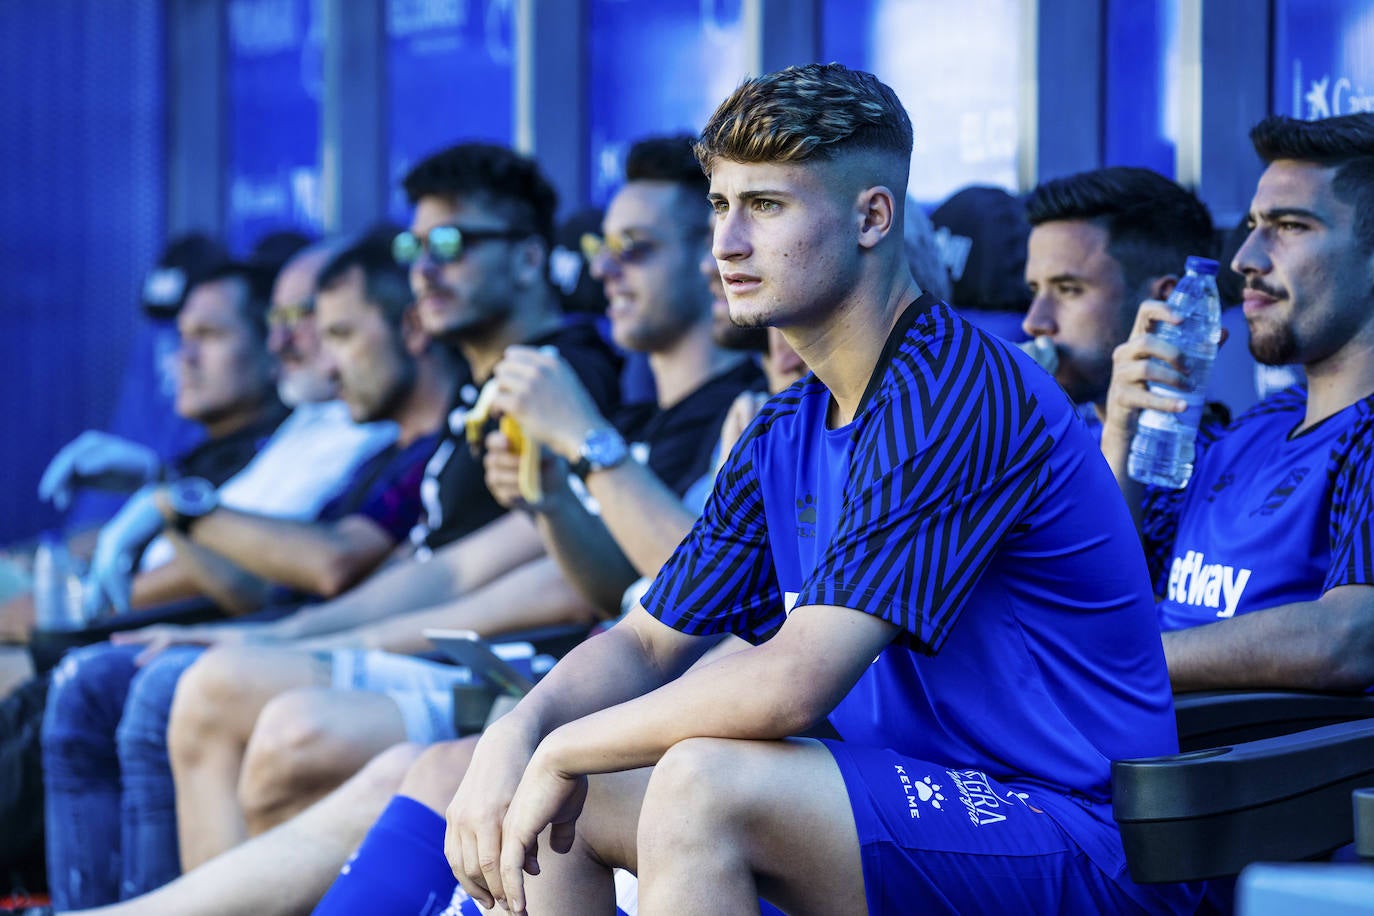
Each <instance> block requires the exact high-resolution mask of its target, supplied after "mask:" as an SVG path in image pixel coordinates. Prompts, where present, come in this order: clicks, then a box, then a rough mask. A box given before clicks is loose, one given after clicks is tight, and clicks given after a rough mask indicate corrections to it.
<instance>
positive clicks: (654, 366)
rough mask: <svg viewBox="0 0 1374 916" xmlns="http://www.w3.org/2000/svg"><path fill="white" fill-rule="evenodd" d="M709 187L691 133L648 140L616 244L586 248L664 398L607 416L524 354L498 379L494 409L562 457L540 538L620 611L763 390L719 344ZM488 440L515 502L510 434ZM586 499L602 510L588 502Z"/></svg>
mask: <svg viewBox="0 0 1374 916" xmlns="http://www.w3.org/2000/svg"><path fill="white" fill-rule="evenodd" d="M707 187H708V186H707V182H706V177H705V175H703V174H702V172H701V168H700V166H699V165H697V162H696V159H695V157H694V156H693V154H692V146H691V138H690V137H685V136H683V137H659V138H651V139H647V140H643V141H640V142H639V143H637V144H635V145H634V146H633V147H632V148H631V149H630V153H629V156H628V157H627V161H626V182H625V185H624V186H623V187H622V188H621V189H620V190H619V192H617V193H616V195H615V197H614V198H613V199H612V200H611V203H610V205H609V206H608V207H607V209H606V217H605V220H604V223H603V227H604V229H605V234H604V236H595V235H588V236H584V237H583V241H582V249H583V253H584V255H585V256H586V257H587V259H588V261H589V262H590V264H591V269H592V272H593V274H594V275H595V276H597V277H599V278H600V279H601V280H602V282H603V283H604V285H605V288H606V298H607V301H608V303H609V307H608V309H607V313H606V314H607V316H608V317H609V318H610V325H611V333H612V335H613V336H614V337H615V340H616V343H618V344H620V346H622V347H623V348H625V349H626V350H630V351H633V352H639V353H644V354H647V356H648V360H649V366H650V368H651V370H652V372H653V377H654V383H655V387H656V389H657V398H656V400H655V401H652V402H649V403H645V404H635V405H626V406H625V407H623V408H621V410H620V411H619V412H618V413H617V414H616V415H615V416H614V417H613V418H612V419H607V418H606V416H605V415H604V414H601V413H598V412H597V411H596V410H595V409H594V405H592V404H591V403H590V402H589V400H588V399H587V398H586V397H585V396H584V395H582V393H581V392H579V391H578V388H577V386H576V385H574V384H572V383H571V380H570V379H569V377H568V376H569V373H568V370H567V368H566V367H565V366H564V365H562V364H561V363H560V361H559V360H558V358H557V357H556V356H553V355H550V354H548V353H540V352H538V351H535V350H531V349H526V348H516V349H512V350H510V351H508V352H507V354H506V359H505V360H503V361H502V362H501V364H500V365H499V366H498V367H497V370H496V379H497V382H498V394H497V397H496V401H495V404H496V406H497V407H498V408H499V409H500V410H503V411H509V412H510V413H511V414H512V415H513V416H515V417H516V419H517V420H518V421H519V422H520V423H521V424H522V425H524V424H528V428H529V431H530V433H531V434H532V435H534V436H535V438H537V439H538V440H539V441H540V442H542V443H544V445H545V447H546V448H547V449H548V450H549V451H550V452H552V453H553V454H554V455H555V456H557V458H558V460H557V461H555V462H552V463H547V462H546V466H547V468H548V469H549V470H551V471H552V473H546V474H545V478H546V479H545V487H544V489H545V493H546V496H545V499H544V500H543V502H542V503H541V504H540V506H538V507H537V508H536V517H537V518H538V519H539V523H540V531H541V534H543V535H544V538H545V542H546V543H547V544H548V545H549V551H550V553H551V554H553V556H554V557H556V558H557V560H558V562H559V566H560V567H561V568H562V570H563V573H564V575H565V576H567V577H568V579H569V580H570V581H572V582H573V583H575V584H576V585H577V586H578V588H579V589H581V590H582V592H583V593H584V594H585V595H586V596H587V597H588V598H589V599H590V600H592V601H593V602H594V603H596V604H597V605H598V606H599V607H602V608H605V609H607V610H608V611H614V610H617V609H618V608H619V607H620V601H621V597H622V595H623V593H624V591H625V589H626V587H627V586H629V585H630V583H631V582H633V581H634V580H635V578H636V577H637V576H638V575H639V574H640V573H639V572H637V571H636V570H639V571H645V570H650V571H652V570H654V569H657V567H658V565H659V564H660V563H661V562H662V558H663V557H665V556H667V555H668V554H669V553H671V551H672V548H673V547H674V546H675V545H676V543H677V541H678V540H680V539H681V525H680V524H678V523H676V522H675V521H674V523H669V521H668V520H669V519H673V520H676V519H678V517H679V516H680V515H681V514H682V512H683V510H682V497H683V494H685V493H686V491H687V490H688V488H689V487H691V486H692V484H694V483H695V482H697V481H698V480H699V479H701V478H702V477H703V475H705V474H706V473H707V472H708V471H709V470H710V468H711V465H712V460H713V457H714V455H715V450H716V443H717V439H718V436H719V433H720V428H721V423H722V422H723V420H724V418H725V415H726V413H727V412H728V411H729V409H730V405H731V404H732V403H733V402H734V399H735V398H736V397H737V396H738V395H739V394H740V393H741V392H743V391H746V390H762V389H763V388H764V385H765V379H764V376H763V373H762V371H761V370H760V369H759V367H758V365H757V364H756V363H755V362H754V360H753V359H751V358H750V357H749V356H748V355H747V354H746V353H744V352H742V351H741V350H738V349H734V350H732V349H726V348H725V347H723V346H721V344H722V343H728V342H733V341H732V340H731V335H729V334H728V333H725V334H722V333H721V329H720V327H719V323H718V320H717V316H716V310H715V308H714V298H715V297H714V295H713V291H712V288H711V283H710V281H709V278H708V276H707V275H706V274H704V273H703V272H702V269H701V264H702V260H703V258H704V257H705V255H706V253H707V251H708V248H709V243H710V233H709V227H710V208H709V207H708V206H707V205H706V203H705V197H706V190H707ZM713 269H714V267H713ZM627 443H634V445H633V446H630V445H627ZM490 444H491V445H492V446H493V449H492V452H491V455H490V457H489V459H488V476H487V481H488V485H490V486H492V487H493V490H494V491H497V492H498V495H501V496H503V498H505V499H507V500H512V501H513V500H514V499H515V498H516V491H515V488H514V486H513V484H514V475H515V468H514V464H513V456H512V455H510V453H509V451H508V450H507V448H506V443H505V442H504V439H503V438H501V437H497V438H495V439H493V440H492V441H491V443H490ZM503 452H504V456H502V453H503ZM631 458H634V459H636V460H629V459H631ZM569 469H571V470H572V472H573V479H571V480H570V478H569V474H568V471H569ZM579 491H580V492H579ZM588 493H590V495H591V497H593V498H594V499H595V501H596V503H597V505H598V506H599V513H598V514H593V513H591V512H588V511H587V510H586V508H585V506H584V503H587V502H588V500H586V499H585V498H584V497H585V496H586V494H588Z"/></svg>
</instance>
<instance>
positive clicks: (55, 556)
mask: <svg viewBox="0 0 1374 916" xmlns="http://www.w3.org/2000/svg"><path fill="white" fill-rule="evenodd" d="M81 597H82V591H81V571H80V569H79V568H78V565H77V563H76V561H75V559H74V558H73V557H72V555H71V553H70V552H69V551H68V550H67V545H66V544H65V543H63V541H62V538H61V536H60V535H57V534H55V533H52V532H48V533H46V534H44V535H43V536H42V538H41V539H40V540H39V543H38V549H37V550H36V551H34V554H33V611H34V626H35V628H36V629H38V630H40V631H43V632H59V631H63V630H79V629H81V628H82V627H84V626H85V625H86V615H85V609H84V608H83V607H82V602H81Z"/></svg>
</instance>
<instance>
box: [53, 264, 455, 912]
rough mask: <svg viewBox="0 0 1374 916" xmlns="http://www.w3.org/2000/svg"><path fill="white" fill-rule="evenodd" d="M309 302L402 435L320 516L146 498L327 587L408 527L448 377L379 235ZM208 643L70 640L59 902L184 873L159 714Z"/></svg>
mask: <svg viewBox="0 0 1374 916" xmlns="http://www.w3.org/2000/svg"><path fill="white" fill-rule="evenodd" d="M316 305H317V312H316V322H317V325H318V328H319V330H320V333H321V335H322V337H323V340H324V350H325V359H327V360H328V362H329V369H328V375H329V377H331V378H333V379H335V380H336V381H337V383H338V387H339V392H340V394H341V396H342V397H343V399H344V401H345V402H346V403H347V404H348V405H349V410H350V412H351V414H352V417H353V419H354V420H355V421H358V422H365V421H371V420H378V419H389V420H391V421H393V422H394V423H395V424H396V427H397V438H396V442H395V443H394V444H393V445H392V446H390V447H388V448H387V449H385V450H383V451H381V452H378V453H377V454H376V455H375V456H373V458H371V459H369V460H368V461H367V462H365V463H364V464H363V465H362V466H361V467H360V468H359V469H358V471H357V473H356V474H355V475H354V479H353V481H352V482H351V483H350V485H349V486H347V487H346V488H345V489H344V491H343V492H342V493H341V494H340V495H339V496H338V497H336V498H335V499H334V500H333V501H332V502H331V503H330V504H329V505H328V506H326V507H325V509H324V510H323V511H322V512H321V514H320V518H319V519H318V520H317V521H315V522H309V523H307V522H300V521H294V520H290V519H281V518H269V517H265V516H261V515H252V514H248V513H244V512H240V511H237V510H234V509H229V508H225V507H223V506H219V505H216V503H215V500H214V496H213V491H207V490H206V489H204V488H199V489H198V490H191V489H190V486H189V485H185V484H183V482H182V481H174V482H173V483H172V484H168V485H161V486H158V487H157V488H155V489H154V490H153V491H152V492H151V494H150V496H149V505H150V508H151V511H152V512H153V513H155V514H157V522H158V523H159V524H165V525H166V526H167V528H168V531H169V536H170V538H171V540H172V541H173V544H174V546H179V547H181V548H183V549H186V548H190V547H191V545H192V544H194V547H195V550H194V551H193V553H194V554H195V555H197V556H200V555H201V552H202V551H203V553H204V556H205V557H206V558H207V559H206V560H205V561H206V562H213V560H211V559H209V558H210V557H217V558H219V562H220V563H221V564H224V565H228V564H230V563H232V565H233V566H235V567H237V568H238V569H239V570H242V571H244V572H246V573H250V574H253V575H256V576H259V577H261V578H263V579H266V580H269V581H272V582H275V583H278V584H280V585H284V586H287V587H288V588H292V589H295V590H299V591H306V592H315V593H317V594H330V593H333V592H336V591H338V590H341V589H343V588H346V587H347V586H348V585H349V584H350V582H351V581H352V580H354V579H356V578H358V577H361V576H362V575H365V574H366V573H367V572H368V571H370V570H371V569H372V568H373V567H375V566H376V565H377V564H378V563H380V562H381V561H382V560H383V559H384V558H385V557H386V555H387V554H388V553H389V552H390V551H391V549H392V548H393V547H394V546H395V544H396V543H397V542H398V541H400V540H402V539H404V537H405V536H406V532H407V531H408V530H409V528H410V526H411V525H413V524H414V522H415V518H416V516H417V515H418V513H419V508H420V507H419V484H420V477H421V474H422V472H423V468H424V463H425V460H426V459H427V458H428V456H429V455H430V453H431V452H432V451H433V449H434V446H435V441H436V439H435V433H436V430H437V429H438V428H439V427H440V425H441V424H442V422H443V419H444V416H445V414H446V412H447V409H448V407H447V405H448V403H449V401H450V400H451V398H452V397H453V394H454V388H455V374H454V372H453V368H452V365H451V363H450V361H449V357H448V356H447V355H446V354H445V353H444V351H443V350H442V348H440V347H438V346H436V345H434V344H433V343H432V342H431V341H430V339H429V337H428V336H427V335H426V334H425V333H424V331H423V329H422V328H420V326H419V323H418V321H417V320H416V317H415V314H414V311H413V309H411V308H410V291H409V289H408V284H407V282H406V278H405V275H404V273H403V272H402V271H400V270H399V269H398V268H397V267H396V265H395V264H394V263H393V262H392V260H391V257H390V252H389V248H388V245H387V243H386V242H385V241H382V240H375V239H371V240H366V241H364V242H361V243H359V244H358V245H356V246H354V247H352V248H349V249H348V250H346V251H343V252H341V253H340V254H338V255H337V256H335V257H334V258H333V259H332V260H331V261H330V263H329V264H328V265H326V266H325V267H324V269H323V270H322V271H321V273H320V277H319V282H318V294H317V297H316ZM188 307H189V306H188ZM183 486H184V487H186V489H185V490H183V489H180V487H183ZM226 626H227V625H226ZM231 628H232V627H231ZM199 653H200V649H199V648H193V647H181V648H179V649H177V650H175V651H171V652H165V653H161V654H157V655H156V657H152V656H153V655H154V653H153V652H152V651H150V650H148V649H147V648H145V647H144V646H142V645H138V644H134V645H116V646H110V645H105V644H102V645H98V646H91V647H88V648H85V649H81V650H78V651H76V652H73V653H70V654H69V655H68V656H67V657H66V658H65V659H63V661H62V663H61V664H60V665H59V666H58V668H57V670H56V672H55V673H54V676H53V682H52V688H51V690H50V693H49V695H48V701H47V709H46V714H45V717H44V723H43V765H44V779H45V788H46V792H47V826H48V840H47V846H48V868H49V885H50V887H51V889H52V893H53V899H54V902H55V903H56V904H57V905H58V907H59V908H61V909H64V910H66V909H80V908H85V907H88V906H93V905H98V904H101V903H110V902H113V901H115V900H118V899H120V898H121V897H123V896H130V895H133V894H137V893H142V892H144V891H147V890H150V889H152V888H154V887H157V886H158V885H160V884H162V883H163V882H165V881H167V880H170V879H171V878H173V877H175V876H176V875H177V874H178V873H179V868H178V863H177V859H178V846H177V829H176V814H175V811H174V810H173V798H172V792H171V788H172V779H171V773H170V769H169V761H168V757H167V749H166V744H165V735H166V721H167V715H168V709H169V707H170V705H171V697H172V694H173V690H174V689H175V685H176V684H177V682H178V680H179V679H180V678H181V676H182V674H183V672H184V671H185V670H186V668H187V667H188V666H189V665H191V664H192V663H193V662H194V661H195V659H196V658H197V657H198V655H199Z"/></svg>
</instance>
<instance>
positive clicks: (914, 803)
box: [892, 764, 945, 817]
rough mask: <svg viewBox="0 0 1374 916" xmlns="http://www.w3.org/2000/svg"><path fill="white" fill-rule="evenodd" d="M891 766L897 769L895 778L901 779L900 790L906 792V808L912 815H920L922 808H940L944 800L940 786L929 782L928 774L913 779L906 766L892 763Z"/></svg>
mask: <svg viewBox="0 0 1374 916" xmlns="http://www.w3.org/2000/svg"><path fill="white" fill-rule="evenodd" d="M892 768H893V769H894V770H896V771H897V778H898V779H899V780H901V783H902V791H903V792H905V793H906V808H907V811H909V812H910V813H911V816H912V817H920V816H921V809H922V808H935V809H937V810H938V809H939V808H940V806H941V804H942V803H943V802H944V800H945V796H944V795H943V794H942V793H941V791H940V790H941V789H942V788H943V787H942V786H938V785H936V784H935V783H933V782H931V781H930V777H929V776H926V777H924V778H923V779H913V778H912V777H910V776H908V775H907V772H906V767H904V766H902V765H901V764H893V767H892Z"/></svg>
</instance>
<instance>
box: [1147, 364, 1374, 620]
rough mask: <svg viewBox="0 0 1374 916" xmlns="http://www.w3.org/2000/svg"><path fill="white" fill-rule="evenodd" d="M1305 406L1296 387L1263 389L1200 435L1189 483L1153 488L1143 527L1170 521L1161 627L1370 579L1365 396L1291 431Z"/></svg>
mask: <svg viewBox="0 0 1374 916" xmlns="http://www.w3.org/2000/svg"><path fill="white" fill-rule="evenodd" d="M1306 409H1307V395H1306V391H1305V390H1304V389H1302V388H1292V389H1289V390H1287V391H1284V392H1281V393H1279V394H1277V395H1274V396H1272V397H1270V398H1268V399H1266V400H1265V401H1263V402H1261V403H1260V404H1258V405H1256V406H1255V407H1254V408H1252V409H1251V410H1250V411H1248V412H1247V413H1246V414H1245V415H1244V416H1242V417H1241V418H1240V419H1239V420H1237V421H1236V422H1235V423H1234V424H1233V425H1232V426H1231V427H1230V428H1229V429H1227V430H1226V431H1224V432H1223V433H1222V434H1221V436H1220V438H1218V439H1217V440H1216V441H1214V442H1212V443H1211V444H1209V445H1207V446H1206V448H1205V450H1203V451H1202V453H1201V455H1200V456H1199V458H1198V461H1197V466H1196V469H1195V470H1194V472H1193V478H1192V480H1191V481H1190V482H1189V484H1188V487H1187V489H1186V490H1184V491H1183V492H1182V493H1181V494H1172V495H1171V494H1152V497H1151V499H1150V500H1149V501H1148V503H1147V512H1148V513H1149V514H1150V519H1149V523H1148V524H1147V530H1150V531H1153V532H1154V536H1155V537H1157V538H1158V537H1160V535H1161V530H1162V528H1163V526H1168V525H1169V524H1170V523H1171V522H1172V524H1173V525H1174V526H1175V527H1174V529H1173V531H1172V550H1171V551H1169V553H1168V554H1165V555H1164V562H1163V563H1162V564H1161V565H1162V569H1160V570H1159V579H1158V581H1157V584H1156V591H1157V592H1158V593H1159V595H1160V596H1161V597H1160V602H1159V623H1160V627H1161V628H1162V629H1165V630H1178V629H1183V628H1185V627H1194V626H1199V625H1201V624H1206V623H1215V622H1216V621H1218V620H1225V619H1228V618H1231V617H1235V616H1238V615H1241V614H1247V613H1250V612H1252V611H1258V610H1263V609H1265V608H1270V607H1276V606H1278V605H1282V604H1289V603H1292V602H1298V601H1311V600H1314V599H1316V598H1318V597H1320V596H1321V595H1322V594H1323V593H1324V592H1326V591H1327V590H1328V589H1331V588H1334V587H1336V586H1338V585H1369V584H1371V582H1374V556H1372V554H1371V531H1372V530H1374V463H1372V462H1371V456H1370V451H1371V448H1374V399H1372V398H1366V399H1364V400H1362V401H1358V402H1356V403H1354V404H1352V405H1350V406H1349V407H1346V408H1345V409H1344V410H1341V411H1339V412H1337V413H1336V414H1334V415H1332V416H1330V417H1327V418H1326V419H1325V420H1323V421H1321V422H1320V423H1317V424H1316V425H1314V426H1313V427H1312V428H1310V429H1306V430H1303V431H1302V432H1300V433H1296V434H1295V433H1294V430H1296V429H1297V428H1298V427H1299V426H1300V425H1301V424H1302V422H1303V418H1304V416H1305V413H1306ZM1171 515H1173V516H1174V517H1173V518H1172V519H1171V518H1170V516H1171Z"/></svg>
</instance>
